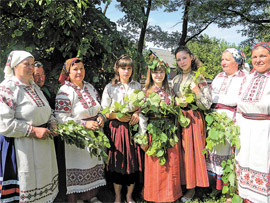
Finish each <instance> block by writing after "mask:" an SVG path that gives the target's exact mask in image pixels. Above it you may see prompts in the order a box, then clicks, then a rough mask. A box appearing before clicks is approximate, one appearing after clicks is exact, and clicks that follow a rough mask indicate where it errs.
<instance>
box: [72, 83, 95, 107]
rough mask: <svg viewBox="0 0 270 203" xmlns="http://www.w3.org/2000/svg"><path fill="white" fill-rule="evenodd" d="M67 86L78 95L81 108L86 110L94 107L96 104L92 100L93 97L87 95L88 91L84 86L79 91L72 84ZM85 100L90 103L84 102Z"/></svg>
mask: <svg viewBox="0 0 270 203" xmlns="http://www.w3.org/2000/svg"><path fill="white" fill-rule="evenodd" d="M68 85H70V86H71V87H72V88H73V89H74V91H75V92H76V94H77V95H78V99H79V101H80V102H81V104H82V106H83V108H85V109H87V108H89V107H93V106H96V105H97V103H96V102H95V100H94V99H93V97H92V96H91V94H90V93H89V90H88V88H87V86H86V85H85V86H84V89H81V88H79V87H77V86H75V85H74V84H73V83H71V82H70V83H68ZM87 99H89V100H90V101H88V102H87V101H86V100H87Z"/></svg>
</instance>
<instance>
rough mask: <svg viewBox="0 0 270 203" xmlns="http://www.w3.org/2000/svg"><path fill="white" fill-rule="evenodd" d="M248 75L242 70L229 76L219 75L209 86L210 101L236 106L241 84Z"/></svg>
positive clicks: (223, 73)
mask: <svg viewBox="0 0 270 203" xmlns="http://www.w3.org/2000/svg"><path fill="white" fill-rule="evenodd" d="M247 75H248V74H247V73H246V72H243V71H242V70H239V71H237V72H236V73H234V74H233V75H231V76H227V74H226V73H225V72H222V73H219V74H218V75H217V76H216V77H215V79H214V80H213V82H212V84H211V90H212V91H211V92H212V101H213V103H220V104H224V105H228V106H236V103H237V98H238V95H239V90H240V87H241V83H242V82H243V80H244V78H245V77H246V76H247Z"/></svg>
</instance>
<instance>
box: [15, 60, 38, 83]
mask: <svg viewBox="0 0 270 203" xmlns="http://www.w3.org/2000/svg"><path fill="white" fill-rule="evenodd" d="M14 73H15V76H16V77H17V78H18V79H19V80H25V81H28V80H29V79H30V78H32V77H33V73H34V58H33V57H28V58H26V59H24V60H23V61H22V62H21V63H19V64H18V65H16V66H15V67H14Z"/></svg>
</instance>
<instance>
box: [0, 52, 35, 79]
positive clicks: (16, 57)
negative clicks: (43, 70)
mask: <svg viewBox="0 0 270 203" xmlns="http://www.w3.org/2000/svg"><path fill="white" fill-rule="evenodd" d="M28 57H33V58H34V56H33V55H32V54H30V53H29V52H27V51H23V50H14V51H12V52H10V54H9V56H8V59H7V63H6V66H5V69H4V72H5V79H9V78H11V77H12V76H13V75H14V73H13V70H12V69H13V68H14V67H15V66H17V65H18V64H19V63H21V62H22V61H23V60H24V59H26V58H28Z"/></svg>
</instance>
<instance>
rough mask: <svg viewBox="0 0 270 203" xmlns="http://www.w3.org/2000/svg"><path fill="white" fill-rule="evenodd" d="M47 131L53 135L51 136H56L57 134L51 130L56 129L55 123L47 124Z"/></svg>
mask: <svg viewBox="0 0 270 203" xmlns="http://www.w3.org/2000/svg"><path fill="white" fill-rule="evenodd" d="M49 129H50V131H51V133H52V134H53V136H56V135H57V132H55V131H53V129H57V123H56V122H51V123H49Z"/></svg>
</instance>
